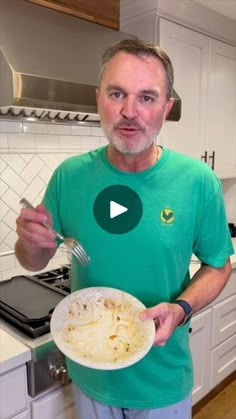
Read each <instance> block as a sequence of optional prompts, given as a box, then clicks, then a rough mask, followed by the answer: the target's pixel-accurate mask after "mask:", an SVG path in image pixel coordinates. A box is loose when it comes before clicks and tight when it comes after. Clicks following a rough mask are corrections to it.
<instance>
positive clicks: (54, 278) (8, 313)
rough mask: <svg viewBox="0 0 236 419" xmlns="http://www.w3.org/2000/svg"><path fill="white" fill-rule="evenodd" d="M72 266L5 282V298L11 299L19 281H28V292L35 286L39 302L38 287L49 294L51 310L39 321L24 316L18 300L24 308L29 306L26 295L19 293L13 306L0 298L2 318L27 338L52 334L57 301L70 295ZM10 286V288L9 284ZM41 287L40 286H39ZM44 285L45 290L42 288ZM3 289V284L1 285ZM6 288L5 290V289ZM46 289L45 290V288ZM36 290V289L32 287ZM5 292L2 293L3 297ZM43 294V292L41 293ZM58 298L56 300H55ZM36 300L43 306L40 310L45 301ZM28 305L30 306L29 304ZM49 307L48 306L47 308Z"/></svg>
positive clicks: (37, 303)
mask: <svg viewBox="0 0 236 419" xmlns="http://www.w3.org/2000/svg"><path fill="white" fill-rule="evenodd" d="M70 268H71V267H70V265H63V266H61V267H60V268H57V269H53V270H51V271H47V272H43V273H39V274H36V275H32V276H20V277H13V278H11V279H10V280H9V281H6V282H5V281H4V282H5V283H4V284H2V288H1V291H4V290H5V296H7V297H8V298H9V294H10V299H11V295H12V294H11V292H12V289H13V290H14V288H15V286H17V285H18V284H19V281H20V280H21V281H22V280H25V281H26V280H27V281H28V285H27V284H26V286H27V290H28V288H29V286H30V287H31V285H34V286H35V290H34V298H35V293H36V300H37V292H38V291H37V287H39V289H41V291H43V293H44V292H46V293H48V294H49V295H48V298H49V302H47V304H49V308H50V310H49V311H48V315H47V316H46V317H45V316H44V318H42V319H41V318H39V319H38V318H37V319H33V320H32V319H31V318H30V317H29V316H27V317H24V314H23V315H22V312H21V311H20V310H19V308H18V307H17V304H18V300H19V299H20V298H21V299H22V303H23V306H24V305H25V306H27V301H28V299H27V297H26V298H25V297H24V295H23V296H22V293H20V292H19V295H20V294H21V295H20V298H19V299H18V296H14V298H13V301H14V303H13V304H12V305H11V304H9V303H8V301H6V300H5V301H4V296H3V298H2V297H1V298H0V317H2V318H3V320H4V321H5V322H7V323H8V324H9V325H11V326H13V327H14V328H15V329H16V330H19V331H20V332H21V333H23V334H25V335H26V336H27V337H30V338H31V339H36V338H38V337H39V336H43V335H45V334H47V333H49V332H50V319H51V315H52V312H53V310H54V308H55V304H56V303H55V301H56V302H58V301H60V300H62V299H63V298H65V297H66V296H67V295H68V294H69V293H70ZM7 282H8V284H9V286H8V284H7ZM39 285H40V286H39ZM42 285H43V288H42ZM0 287H1V284H0ZM3 287H5V288H3ZM44 287H45V288H44ZM32 288H34V287H32ZM3 294H4V292H3V293H2V295H3ZM40 294H42V292H41V293H40ZM55 298H56V300H55ZM51 299H52V306H51V303H50V302H51ZM36 300H35V304H36V305H39V304H41V306H38V307H39V308H40V307H42V306H43V305H44V301H42V300H43V299H42V298H39V299H38V300H37V301H36ZM28 305H30V304H29V303H28ZM47 307H48V306H47Z"/></svg>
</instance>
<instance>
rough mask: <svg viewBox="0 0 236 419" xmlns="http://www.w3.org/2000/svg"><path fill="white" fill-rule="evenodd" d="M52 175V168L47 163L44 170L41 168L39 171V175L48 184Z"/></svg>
mask: <svg viewBox="0 0 236 419" xmlns="http://www.w3.org/2000/svg"><path fill="white" fill-rule="evenodd" d="M51 176H52V170H50V169H49V167H47V166H46V164H45V165H44V166H43V168H42V170H40V172H39V177H40V179H42V181H43V182H44V183H45V184H46V183H48V182H49V180H50V177H51Z"/></svg>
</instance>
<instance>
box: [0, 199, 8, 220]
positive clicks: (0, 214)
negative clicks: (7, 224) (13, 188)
mask: <svg viewBox="0 0 236 419" xmlns="http://www.w3.org/2000/svg"><path fill="white" fill-rule="evenodd" d="M8 210H9V207H8V206H7V205H6V204H5V202H3V201H2V200H0V220H3V218H4V217H5V215H6V214H7V212H8Z"/></svg>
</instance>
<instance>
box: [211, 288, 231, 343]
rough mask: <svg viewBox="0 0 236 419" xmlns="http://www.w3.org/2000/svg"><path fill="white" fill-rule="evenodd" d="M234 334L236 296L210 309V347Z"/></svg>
mask: <svg viewBox="0 0 236 419" xmlns="http://www.w3.org/2000/svg"><path fill="white" fill-rule="evenodd" d="M234 334H236V295H234V296H232V297H230V298H227V299H226V300H224V301H222V302H220V303H219V304H216V305H214V306H213V308H212V347H213V348H214V347H216V346H217V345H219V344H220V343H222V342H224V341H225V340H227V339H228V338H229V337H230V336H233V335H234Z"/></svg>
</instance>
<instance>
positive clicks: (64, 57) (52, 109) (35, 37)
mask: <svg viewBox="0 0 236 419" xmlns="http://www.w3.org/2000/svg"><path fill="white" fill-rule="evenodd" d="M126 38H134V36H133V35H131V34H127V33H124V32H119V31H115V30H113V29H109V28H106V27H104V26H101V25H98V24H95V23H91V22H88V21H85V20H83V19H80V18H77V17H73V16H70V15H66V14H64V13H61V12H57V11H54V10H51V9H48V8H46V7H42V6H38V5H35V4H32V3H28V2H26V1H24V0H10V1H9V0H0V118H19V117H20V118H34V119H36V120H40V121H49V120H53V121H56V122H57V121H58V122H61V121H63V122H65V121H67V122H74V121H79V122H82V123H84V122H85V121H86V123H91V124H92V125H93V124H95V125H96V124H98V125H99V124H100V120H99V116H98V114H97V108H96V100H95V88H96V86H97V77H98V68H99V60H100V57H101V55H102V53H103V52H104V50H105V49H106V48H107V47H108V46H110V45H111V44H112V43H113V42H116V41H119V40H122V39H126ZM173 97H175V104H174V106H173V108H172V111H171V113H170V114H169V116H168V120H172V121H178V120H179V119H180V115H181V100H180V98H179V96H178V95H177V93H176V92H173Z"/></svg>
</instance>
